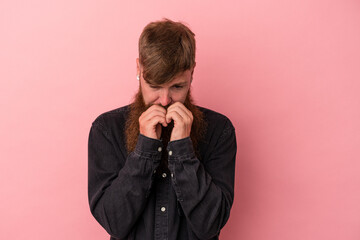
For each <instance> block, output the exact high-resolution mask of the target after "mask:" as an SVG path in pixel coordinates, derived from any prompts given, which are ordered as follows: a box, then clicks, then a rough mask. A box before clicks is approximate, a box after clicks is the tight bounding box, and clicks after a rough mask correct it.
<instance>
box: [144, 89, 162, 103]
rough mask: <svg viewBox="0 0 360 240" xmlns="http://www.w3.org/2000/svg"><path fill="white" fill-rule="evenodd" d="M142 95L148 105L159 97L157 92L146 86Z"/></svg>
mask: <svg viewBox="0 0 360 240" xmlns="http://www.w3.org/2000/svg"><path fill="white" fill-rule="evenodd" d="M142 95H143V98H144V102H145V104H146V105H148V104H152V103H154V102H155V101H156V100H157V98H158V97H157V94H156V92H154V91H151V90H150V89H146V88H143V89H142Z"/></svg>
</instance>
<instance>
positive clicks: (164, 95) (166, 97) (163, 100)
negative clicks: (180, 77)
mask: <svg viewBox="0 0 360 240" xmlns="http://www.w3.org/2000/svg"><path fill="white" fill-rule="evenodd" d="M171 101H172V100H171V97H170V94H169V91H168V90H166V89H163V91H162V92H161V93H160V104H161V105H162V106H163V107H166V106H167V105H169V104H170V103H171Z"/></svg>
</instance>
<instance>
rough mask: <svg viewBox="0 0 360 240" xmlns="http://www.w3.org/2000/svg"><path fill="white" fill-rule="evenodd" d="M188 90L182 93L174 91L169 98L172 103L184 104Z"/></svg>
mask: <svg viewBox="0 0 360 240" xmlns="http://www.w3.org/2000/svg"><path fill="white" fill-rule="evenodd" d="M187 93H188V90H187V89H186V90H183V91H174V92H173V93H172V94H171V98H172V100H173V101H174V102H182V103H184V102H185V99H186V96H187Z"/></svg>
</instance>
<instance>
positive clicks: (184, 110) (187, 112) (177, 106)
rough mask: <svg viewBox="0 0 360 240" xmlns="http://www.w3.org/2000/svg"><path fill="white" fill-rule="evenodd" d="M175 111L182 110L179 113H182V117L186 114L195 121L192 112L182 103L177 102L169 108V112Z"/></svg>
mask: <svg viewBox="0 0 360 240" xmlns="http://www.w3.org/2000/svg"><path fill="white" fill-rule="evenodd" d="M173 109H180V110H179V113H180V114H181V115H183V114H182V113H185V114H186V115H188V116H189V118H190V119H191V120H192V119H193V115H192V112H191V111H190V110H189V109H187V108H186V107H185V105H184V104H182V103H181V102H176V103H174V104H172V105H171V106H170V107H169V108H168V110H167V111H168V112H169V111H172V110H173Z"/></svg>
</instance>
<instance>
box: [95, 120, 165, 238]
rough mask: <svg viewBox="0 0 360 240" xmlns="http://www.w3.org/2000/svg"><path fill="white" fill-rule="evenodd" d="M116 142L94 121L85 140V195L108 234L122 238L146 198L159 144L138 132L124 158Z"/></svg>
mask: <svg viewBox="0 0 360 240" xmlns="http://www.w3.org/2000/svg"><path fill="white" fill-rule="evenodd" d="M115 144H119V143H118V142H116V141H114V139H113V138H112V135H111V134H110V133H109V132H108V130H107V129H106V127H105V126H104V125H103V124H101V123H98V122H97V123H93V125H92V127H91V129H90V133H89V140H88V197H89V205H90V210H91V213H92V214H93V216H94V217H95V219H96V220H97V221H98V222H99V223H100V225H101V226H102V227H103V228H105V230H106V231H107V232H108V233H109V234H110V235H111V236H114V237H116V238H121V239H123V238H125V237H126V236H127V235H128V234H129V233H130V232H131V230H132V227H133V226H134V224H135V223H136V221H137V219H138V218H139V216H140V215H141V213H142V211H143V209H144V207H145V205H146V203H147V201H148V196H149V193H150V191H151V188H152V182H153V172H154V170H155V169H156V168H157V167H158V165H159V164H160V160H161V150H162V143H161V141H159V140H156V139H152V138H148V137H145V136H144V135H141V134H140V135H139V138H138V142H137V145H136V148H135V150H134V152H132V153H130V154H129V155H128V156H127V158H126V159H125V157H124V156H123V155H122V154H119V152H118V151H116V150H115V149H116V148H115Z"/></svg>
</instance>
